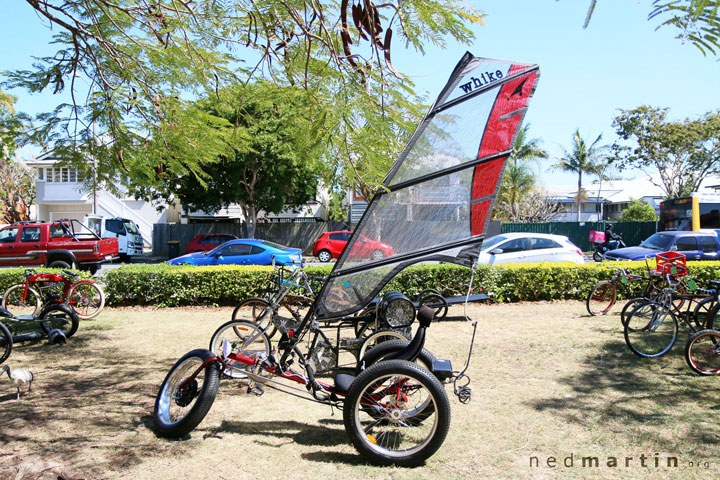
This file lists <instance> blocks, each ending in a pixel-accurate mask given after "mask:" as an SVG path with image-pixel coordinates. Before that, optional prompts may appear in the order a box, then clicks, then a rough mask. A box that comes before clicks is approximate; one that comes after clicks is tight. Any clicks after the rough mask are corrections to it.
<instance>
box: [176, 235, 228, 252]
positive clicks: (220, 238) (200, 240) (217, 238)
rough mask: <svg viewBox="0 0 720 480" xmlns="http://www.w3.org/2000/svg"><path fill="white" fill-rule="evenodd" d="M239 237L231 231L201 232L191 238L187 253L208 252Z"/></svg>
mask: <svg viewBox="0 0 720 480" xmlns="http://www.w3.org/2000/svg"><path fill="white" fill-rule="evenodd" d="M237 238H238V237H236V236H235V235H232V234H230V233H201V234H200V235H198V236H197V237H195V238H193V239H192V240H190V243H188V246H187V248H186V249H185V253H195V252H208V251H210V250H212V249H213V248H215V247H217V246H218V245H222V244H223V243H225V242H229V241H230V240H237Z"/></svg>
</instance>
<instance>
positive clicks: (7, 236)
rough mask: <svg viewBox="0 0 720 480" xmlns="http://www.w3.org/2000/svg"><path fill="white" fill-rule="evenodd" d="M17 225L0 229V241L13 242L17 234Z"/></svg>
mask: <svg viewBox="0 0 720 480" xmlns="http://www.w3.org/2000/svg"><path fill="white" fill-rule="evenodd" d="M18 230H19V228H18V227H13V228H6V229H4V230H0V243H15V239H16V238H17V234H18Z"/></svg>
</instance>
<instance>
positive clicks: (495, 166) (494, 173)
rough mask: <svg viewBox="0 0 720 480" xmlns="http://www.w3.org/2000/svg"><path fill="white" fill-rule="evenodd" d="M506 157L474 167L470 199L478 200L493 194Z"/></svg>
mask: <svg viewBox="0 0 720 480" xmlns="http://www.w3.org/2000/svg"><path fill="white" fill-rule="evenodd" d="M506 159H507V157H501V158H496V159H495V160H492V161H490V162H487V163H481V164H480V165H478V166H477V167H475V172H474V174H473V185H472V199H473V200H478V199H480V198H483V197H487V196H488V195H492V194H493V193H495V186H496V185H497V181H498V178H500V173H501V172H502V168H503V165H504V164H505V160H506Z"/></svg>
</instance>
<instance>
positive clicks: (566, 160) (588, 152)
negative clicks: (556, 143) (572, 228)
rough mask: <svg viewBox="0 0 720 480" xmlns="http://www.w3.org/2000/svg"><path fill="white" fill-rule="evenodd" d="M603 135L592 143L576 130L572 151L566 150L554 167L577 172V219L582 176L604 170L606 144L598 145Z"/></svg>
mask: <svg viewBox="0 0 720 480" xmlns="http://www.w3.org/2000/svg"><path fill="white" fill-rule="evenodd" d="M601 138H602V135H598V137H597V138H596V139H595V141H593V142H592V143H591V144H590V145H588V144H587V142H586V141H585V140H584V139H583V138H582V137H581V136H580V129H577V130H575V133H573V138H572V149H571V150H570V151H568V150H565V149H563V150H564V155H563V157H562V158H559V159H558V160H557V162H556V163H555V165H553V168H554V169H556V170H562V171H565V172H572V173H577V176H578V189H577V194H576V196H575V204H576V206H577V221H578V222H579V221H580V203H581V202H582V199H583V194H584V192H583V188H582V176H583V173H584V174H588V175H599V174H600V173H601V172H602V170H603V167H602V164H603V163H604V162H603V160H604V158H605V157H604V155H605V154H604V152H605V150H606V147H605V146H601V145H598V143H599V142H600V139H601Z"/></svg>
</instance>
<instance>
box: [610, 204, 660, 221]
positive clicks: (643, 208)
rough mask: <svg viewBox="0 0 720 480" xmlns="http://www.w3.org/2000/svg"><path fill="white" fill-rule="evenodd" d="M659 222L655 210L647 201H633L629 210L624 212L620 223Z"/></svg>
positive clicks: (619, 219)
mask: <svg viewBox="0 0 720 480" xmlns="http://www.w3.org/2000/svg"><path fill="white" fill-rule="evenodd" d="M655 220H657V215H655V209H654V208H653V206H652V205H650V203H649V202H648V201H647V200H641V199H638V200H633V201H632V202H630V205H628V208H626V209H625V210H623V212H622V216H621V217H620V218H618V219H617V221H618V222H654V221H655Z"/></svg>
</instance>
